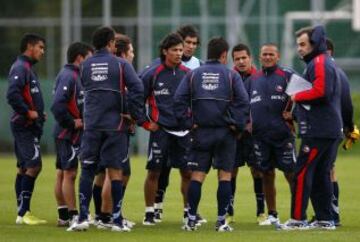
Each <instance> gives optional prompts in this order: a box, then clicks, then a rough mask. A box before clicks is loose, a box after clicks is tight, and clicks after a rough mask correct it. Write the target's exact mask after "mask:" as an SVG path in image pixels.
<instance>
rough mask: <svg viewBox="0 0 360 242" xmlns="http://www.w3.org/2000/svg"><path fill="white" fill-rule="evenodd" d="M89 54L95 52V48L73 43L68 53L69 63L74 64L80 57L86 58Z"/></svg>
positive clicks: (81, 43)
mask: <svg viewBox="0 0 360 242" xmlns="http://www.w3.org/2000/svg"><path fill="white" fill-rule="evenodd" d="M89 52H91V53H93V52H94V49H93V47H91V46H90V45H89V44H86V43H83V42H75V43H72V44H71V45H70V46H69V48H68V49H67V52H66V57H67V62H68V63H74V61H75V60H76V57H77V56H78V55H81V56H82V57H85V56H86V55H87V54H88V53H89Z"/></svg>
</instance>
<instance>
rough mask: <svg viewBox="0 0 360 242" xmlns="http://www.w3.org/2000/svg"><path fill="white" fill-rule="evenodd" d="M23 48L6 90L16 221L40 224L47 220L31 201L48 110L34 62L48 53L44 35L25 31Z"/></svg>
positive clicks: (11, 72) (39, 166)
mask: <svg viewBox="0 0 360 242" xmlns="http://www.w3.org/2000/svg"><path fill="white" fill-rule="evenodd" d="M20 52H21V54H20V55H19V56H18V57H17V59H16V61H15V62H14V63H13V64H12V66H11V68H10V72H9V76H8V81H9V86H8V90H7V93H6V98H7V101H8V103H9V105H10V106H11V108H12V110H13V114H12V116H11V120H10V127H11V132H12V135H13V136H14V149H15V155H16V159H17V164H16V165H17V168H18V170H17V174H16V179H15V192H16V200H17V208H18V211H17V218H16V224H28V225H38V224H44V223H46V221H45V220H43V219H39V218H37V217H35V216H34V215H32V214H31V212H30V211H31V209H30V202H31V198H32V195H33V191H34V186H35V181H36V179H37V177H38V176H39V174H40V171H41V167H42V160H41V151H40V139H41V136H42V133H43V125H44V122H45V120H46V114H45V113H44V100H43V97H42V93H41V88H40V83H39V79H38V76H37V74H36V73H35V71H34V70H33V66H34V65H35V64H36V63H37V62H38V61H40V60H41V59H42V57H43V55H44V53H45V39H44V38H43V37H41V36H39V35H37V34H33V33H28V34H25V35H23V37H22V39H21V43H20Z"/></svg>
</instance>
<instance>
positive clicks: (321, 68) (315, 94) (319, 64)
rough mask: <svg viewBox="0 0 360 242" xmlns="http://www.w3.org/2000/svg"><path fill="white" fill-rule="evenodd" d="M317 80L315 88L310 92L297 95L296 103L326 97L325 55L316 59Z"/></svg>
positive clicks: (314, 82) (315, 71)
mask: <svg viewBox="0 0 360 242" xmlns="http://www.w3.org/2000/svg"><path fill="white" fill-rule="evenodd" d="M314 73H315V78H314V81H313V87H312V88H311V89H310V90H306V91H302V92H299V93H297V94H295V101H296V102H301V101H309V100H314V99H317V98H321V97H323V96H325V54H321V55H319V56H317V57H315V59H314Z"/></svg>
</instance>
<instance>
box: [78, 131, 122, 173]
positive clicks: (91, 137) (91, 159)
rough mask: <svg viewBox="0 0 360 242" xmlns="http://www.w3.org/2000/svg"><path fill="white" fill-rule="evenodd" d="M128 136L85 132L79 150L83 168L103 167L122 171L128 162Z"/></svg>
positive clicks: (115, 133) (114, 133) (115, 132)
mask: <svg viewBox="0 0 360 242" xmlns="http://www.w3.org/2000/svg"><path fill="white" fill-rule="evenodd" d="M128 145H129V138H128V134H126V133H123V132H118V131H99V130H85V131H84V134H83V137H82V141H81V149H80V160H81V165H82V167H83V168H86V167H94V169H97V167H104V168H114V169H121V170H123V169H124V167H126V165H127V163H128V162H129V159H128V150H129V149H128Z"/></svg>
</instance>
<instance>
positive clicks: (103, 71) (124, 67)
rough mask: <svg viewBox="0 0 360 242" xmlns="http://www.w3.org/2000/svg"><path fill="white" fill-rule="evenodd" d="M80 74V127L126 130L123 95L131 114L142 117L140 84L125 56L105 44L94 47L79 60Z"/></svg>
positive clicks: (138, 119) (136, 117)
mask: <svg viewBox="0 0 360 242" xmlns="http://www.w3.org/2000/svg"><path fill="white" fill-rule="evenodd" d="M80 76H81V83H82V86H83V88H84V114H83V117H84V130H103V131H106V130H109V131H123V132H127V130H128V127H129V124H128V123H127V121H126V119H124V118H123V116H122V114H124V113H125V110H124V105H125V101H124V99H125V98H126V103H127V107H128V110H127V111H129V113H130V115H131V117H132V118H133V119H135V120H137V122H138V123H139V124H142V123H143V122H144V121H145V120H141V117H142V114H143V106H144V105H143V104H144V94H143V92H144V87H143V84H142V82H141V80H140V79H139V78H138V77H137V74H136V72H135V70H134V68H133V67H132V65H131V64H130V63H128V62H127V61H126V60H124V59H121V58H118V57H116V56H115V55H113V54H111V53H110V52H109V51H108V50H107V49H105V48H104V49H101V50H98V51H97V52H96V53H95V54H94V55H93V56H92V57H90V58H88V59H86V60H85V61H84V62H83V63H82V67H81V69H80ZM125 87H126V88H127V94H126V91H125ZM125 95H126V97H125Z"/></svg>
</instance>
